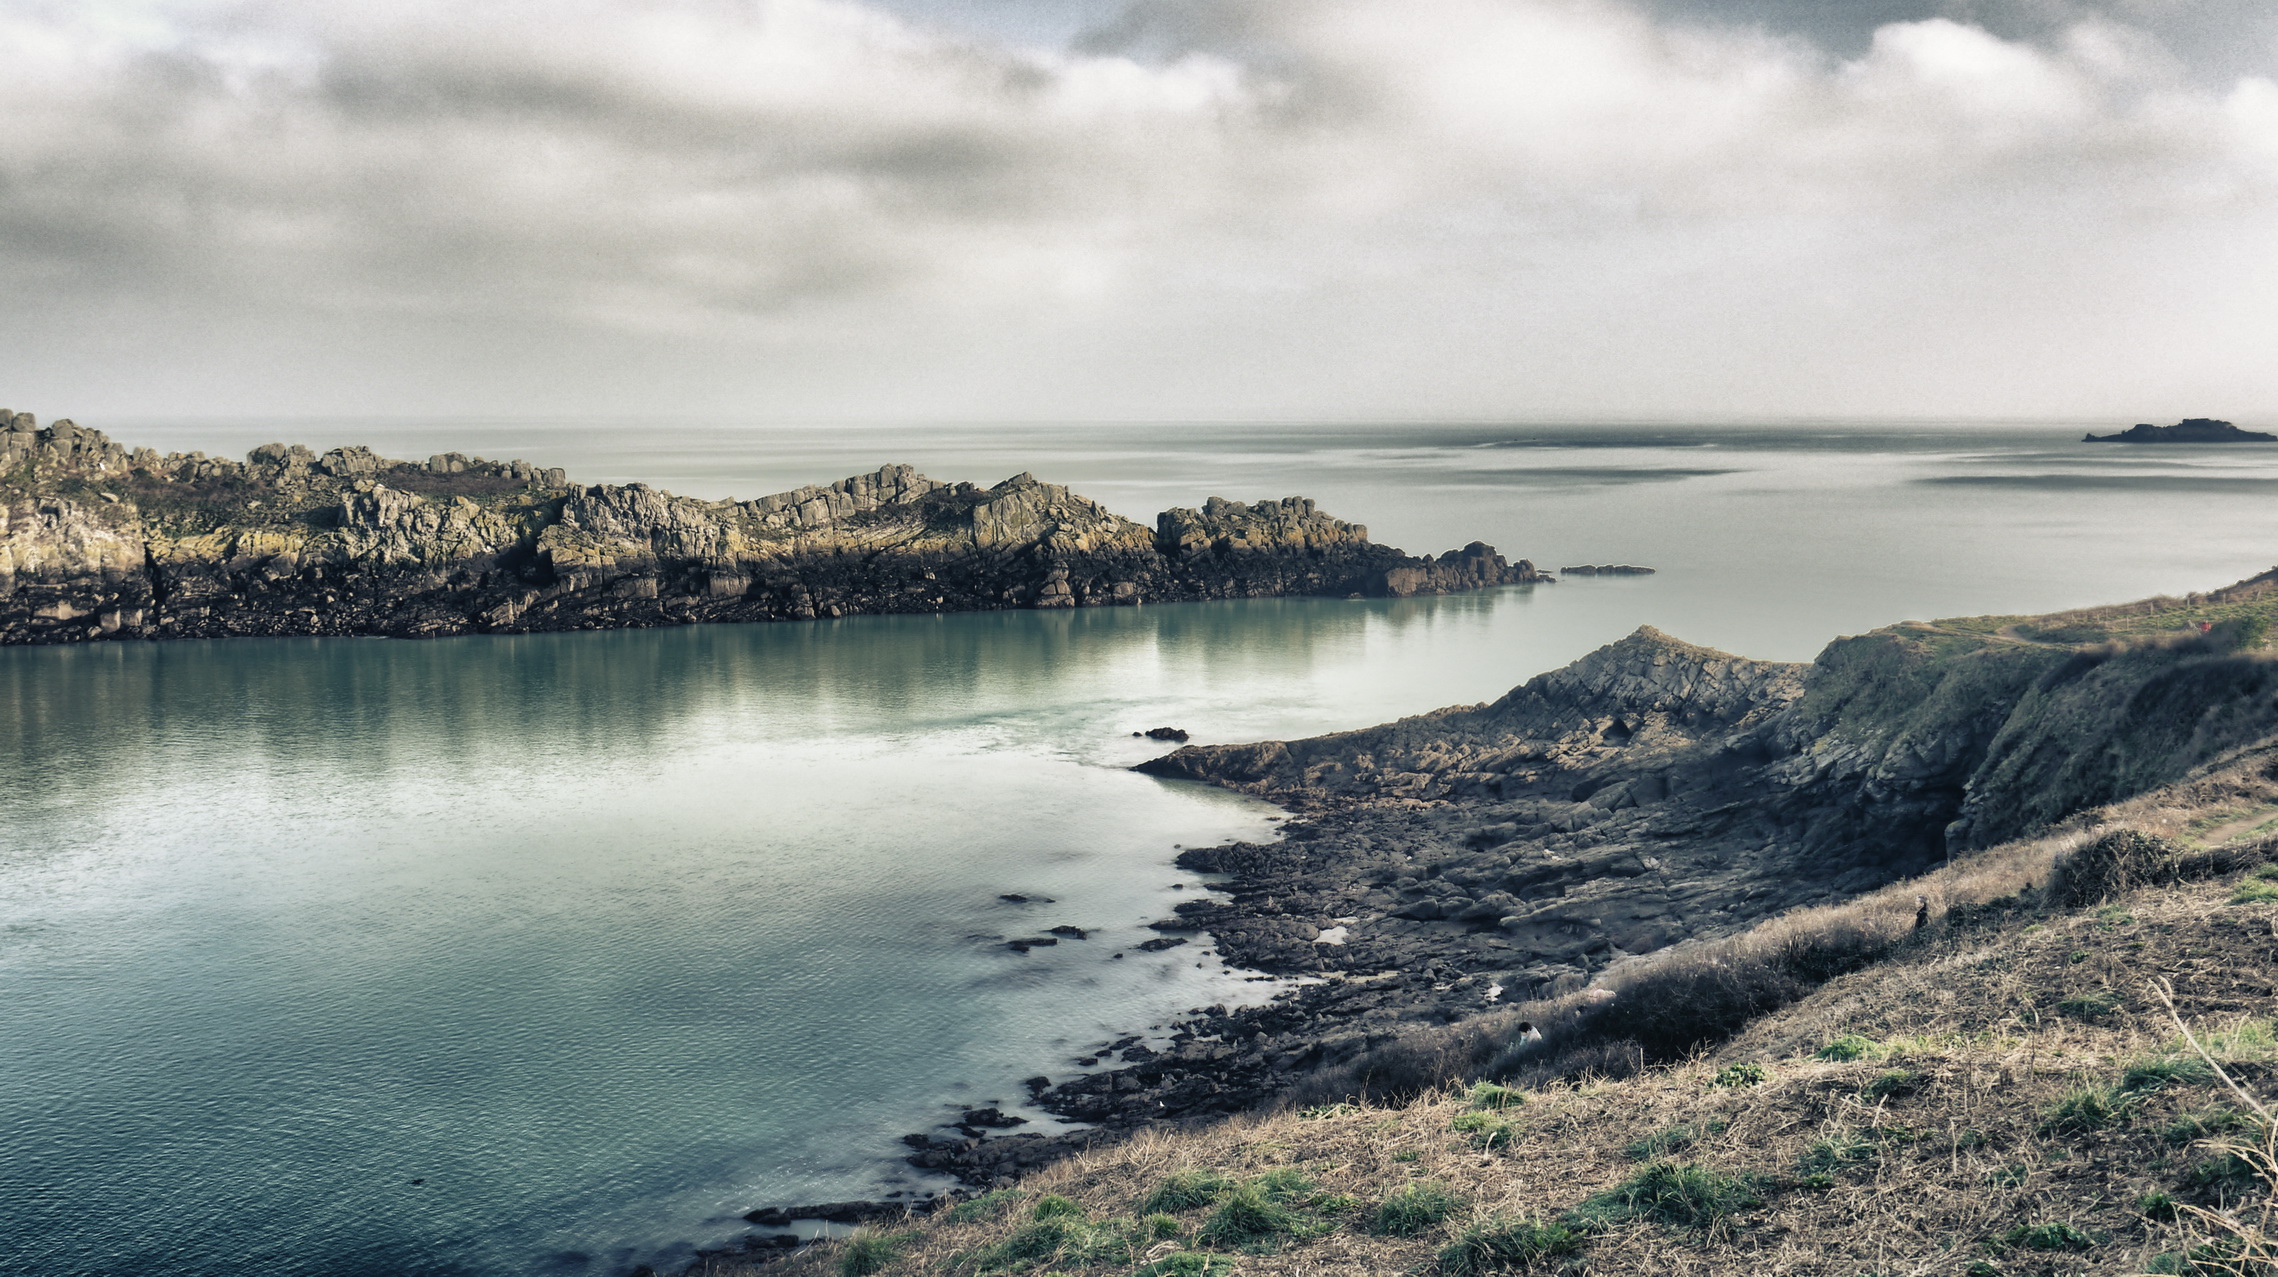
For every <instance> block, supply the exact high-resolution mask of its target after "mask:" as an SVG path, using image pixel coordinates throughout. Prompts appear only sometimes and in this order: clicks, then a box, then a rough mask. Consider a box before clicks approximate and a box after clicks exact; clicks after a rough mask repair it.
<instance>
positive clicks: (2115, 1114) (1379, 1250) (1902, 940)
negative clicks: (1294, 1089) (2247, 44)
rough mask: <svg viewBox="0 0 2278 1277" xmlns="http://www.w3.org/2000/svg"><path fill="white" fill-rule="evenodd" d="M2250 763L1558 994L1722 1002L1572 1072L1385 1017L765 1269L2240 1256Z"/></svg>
mask: <svg viewBox="0 0 2278 1277" xmlns="http://www.w3.org/2000/svg"><path fill="white" fill-rule="evenodd" d="M2274 774H2278V747H2273V746H2267V745H2266V746H2262V747H2257V748H2256V749H2252V750H2248V751H2244V752H2241V753H2238V754H2235V755H2233V756H2232V757H2230V758H2228V759H2226V760H2224V761H2223V762H2222V763H2221V764H2220V765H2218V766H2217V767H2215V768H2212V769H2210V770H2207V771H2205V772H2203V773H2202V774H2200V775H2198V776H2196V777H2194V778H2192V779H2190V780H2188V781H2186V782H2184V783H2182V784H2179V785H2176V786H2173V787H2170V788H2167V789H2164V790H2162V791H2159V792H2157V793H2153V794H2149V795H2145V796H2143V797H2140V798H2138V799H2136V800H2133V801H2131V802H2129V803H2126V804H2123V805H2120V806H2117V807H2112V808H2107V809H2104V810H2101V811H2098V812H2094V813H2090V814H2088V815H2086V816H2084V817H2081V818H2078V819H2076V820H2074V821H2072V822H2068V823H2067V825H2066V826H2065V827H2063V828H2061V829H2058V830H2054V831H2051V832H2049V833H2048V834H2045V835H2043V836H2040V837H2036V838H2034V839H2031V840H2027V841H2022V842H2017V843H2011V844H2006V845H2004V846H2001V847H1998V848H1994V849H1992V850H1989V851H1987V852H1984V853H1981V854H1980V855H1978V856H1975V857H1972V858H1970V859H1967V860H1963V861H1959V862H1957V863H1955V864H1953V865H1951V866H1949V867H1947V868H1945V869H1942V870H1940V871H1938V872H1935V873H1933V874H1930V875H1927V876H1925V877H1924V878H1921V879H1918V880H1916V881H1914V882H1909V883H1902V884H1898V885H1896V886H1894V887H1892V888H1890V889H1887V890H1885V891H1882V892H1878V893H1874V894H1871V895H1869V896H1866V897H1862V898H1860V899H1858V900H1855V901H1853V902H1850V903H1848V904H1845V905H1841V906H1837V907H1834V908H1829V909H1822V910H1816V911H1812V912H1810V913H1807V914H1802V915H1792V916H1789V917H1786V918H1782V919H1778V920H1775V921H1773V922H1770V923H1767V924H1765V925H1763V926H1761V927H1759V928H1757V929H1756V930H1754V931H1752V932H1749V933H1747V934H1745V935H1742V936H1739V937H1736V938H1733V939H1731V940H1727V941H1723V942H1719V943H1715V944H1708V945H1691V946H1679V947H1678V948H1677V949H1674V950H1670V951H1665V952H1663V953H1661V954H1656V955H1653V956H1651V957H1648V958H1644V959H1637V960H1635V961H1634V962H1633V964H1632V965H1631V967H1630V968H1629V969H1627V970H1626V971H1620V972H1616V973H1614V974H1613V977H1612V978H1610V979H1609V980H1607V981H1602V982H1601V985H1600V988H1601V989H1603V990H1609V991H1611V993H1612V998H1611V1000H1610V1001H1608V1000H1607V999H1606V997H1605V994H1604V993H1602V992H1601V993H1598V994H1595V995H1583V996H1581V997H1578V998H1576V999H1574V1003H1575V1006H1574V1008H1573V1010H1574V1013H1575V1014H1576V1015H1585V1016H1586V1015H1590V1014H1603V1015H1614V1014H1615V1013H1616V1011H1618V1010H1621V1009H1627V1010H1628V1011H1629V1013H1630V1014H1631V1015H1632V1016H1635V1015H1638V1014H1645V1015H1651V1014H1656V1013H1658V1012H1659V1011H1661V1010H1665V1009H1667V1008H1670V1007H1673V1006H1675V1005H1677V1004H1678V1003H1679V1002H1680V1001H1684V1002H1695V1001H1699V1000H1701V999H1703V998H1707V999H1709V1000H1712V1001H1713V1000H1716V999H1718V998H1722V999H1725V1000H1726V1001H1728V1002H1731V1003H1734V1004H1736V1005H1738V1004H1745V1003H1748V1002H1749V1001H1750V1000H1754V1002H1755V1003H1756V1004H1758V1005H1759V1008H1760V1009H1759V1013H1757V1014H1755V1015H1754V1016H1753V1017H1752V1018H1751V1019H1750V1020H1749V1021H1748V1022H1747V1023H1746V1024H1745V1026H1744V1027H1742V1028H1741V1030H1740V1031H1739V1033H1738V1034H1737V1035H1736V1036H1734V1037H1732V1038H1730V1039H1729V1040H1727V1041H1725V1042H1724V1043H1723V1044H1722V1045H1721V1046H1719V1047H1717V1048H1716V1049H1714V1050H1713V1051H1710V1052H1706V1053H1702V1054H1699V1055H1697V1056H1695V1057H1693V1058H1691V1059H1689V1060H1685V1061H1683V1062H1680V1063H1676V1064H1673V1065H1668V1066H1662V1067H1653V1068H1638V1067H1637V1066H1636V1065H1635V1063H1634V1061H1632V1062H1629V1063H1626V1064H1625V1063H1624V1062H1623V1061H1622V1060H1621V1059H1619V1058H1615V1057H1606V1058H1604V1059H1602V1060H1601V1061H1600V1062H1599V1064H1598V1066H1596V1067H1576V1064H1575V1061H1576V1059H1577V1058H1578V1057H1577V1056H1576V1055H1575V1054H1574V1053H1573V1051H1572V1050H1571V1049H1567V1050H1565V1051H1563V1053H1562V1054H1561V1058H1557V1059H1547V1058H1544V1054H1543V1053H1544V1052H1547V1051H1550V1050H1551V1048H1550V1047H1548V1046H1540V1045H1535V1044H1532V1043H1529V1042H1528V1041H1526V1039H1525V1036H1524V1035H1523V1034H1522V1033H1521V1031H1520V1029H1519V1026H1518V1025H1517V1023H1516V1022H1515V1019H1514V1018H1513V1017H1515V1016H1516V1014H1517V1013H1516V1012H1514V1013H1511V1014H1510V1015H1507V1016H1504V1017H1501V1018H1497V1017H1492V1016H1491V1017H1486V1018H1485V1020H1484V1021H1483V1022H1480V1023H1474V1024H1470V1025H1462V1026H1453V1027H1451V1028H1448V1029H1445V1030H1441V1031H1439V1033H1440V1038H1439V1040H1438V1042H1437V1044H1436V1050H1435V1049H1433V1048H1434V1044H1433V1043H1432V1042H1429V1041H1426V1040H1423V1039H1419V1040H1418V1041H1417V1042H1415V1043H1412V1044H1411V1048H1412V1049H1411V1051H1410V1053H1409V1064H1410V1067H1411V1069H1412V1070H1413V1075H1412V1076H1409V1077H1407V1078H1391V1077H1387V1076H1381V1075H1380V1076H1379V1077H1378V1078H1377V1079H1376V1084H1375V1085H1374V1086H1373V1087H1355V1088H1352V1089H1353V1090H1357V1091H1359V1092H1361V1093H1360V1094H1346V1095H1344V1096H1343V1097H1342V1098H1339V1097H1337V1095H1336V1088H1335V1087H1334V1086H1329V1085H1325V1086H1324V1087H1323V1088H1318V1089H1317V1091H1316V1093H1315V1094H1313V1095H1311V1096H1309V1097H1306V1098H1304V1099H1302V1100H1299V1101H1297V1102H1294V1103H1292V1104H1290V1105H1288V1106H1287V1107H1285V1108H1284V1109H1283V1110H1282V1111H1279V1112H1276V1113H1272V1114H1268V1115H1263V1116H1257V1117H1251V1118H1244V1119H1236V1120H1233V1121H1229V1122H1225V1123H1222V1124H1219V1125H1216V1126H1212V1127H1207V1128H1203V1129H1195V1130H1186V1131H1167V1130H1166V1131H1154V1132H1148V1133H1144V1134H1141V1135H1139V1136H1138V1137H1136V1138H1134V1139H1132V1140H1130V1141H1129V1142H1127V1143H1124V1144H1122V1145H1119V1146H1115V1147H1111V1148H1106V1149H1103V1150H1099V1151H1095V1152H1092V1153H1090V1154H1086V1155H1082V1156H1079V1157H1076V1158H1073V1159H1071V1160H1069V1161H1067V1162H1064V1163H1062V1164H1060V1165H1058V1166H1055V1167H1052V1168H1050V1169H1048V1170H1046V1171H1044V1172H1043V1173H1041V1174H1039V1175H1036V1176H1033V1177H1031V1178H1030V1179H1028V1180H1027V1181H1025V1182H1023V1183H1021V1184H1020V1185H1018V1186H1017V1187H1015V1188H1013V1189H1009V1190H1001V1191H999V1192H996V1193H992V1194H989V1195H987V1196H984V1197H981V1198H978V1199H974V1200H971V1201H968V1202H966V1203H964V1204H962V1205H960V1206H958V1207H956V1208H954V1209H952V1210H950V1211H948V1212H946V1213H944V1214H941V1215H938V1216H935V1217H933V1218H931V1219H928V1220H913V1221H911V1222H909V1223H907V1224H906V1225H903V1226H900V1227H889V1228H881V1229H872V1230H867V1231H865V1232H864V1233H862V1234H860V1235H858V1236H857V1237H856V1238H855V1239H853V1240H851V1241H846V1242H838V1243H832V1244H830V1245H826V1246H822V1247H815V1248H811V1249H809V1250H807V1251H805V1252H802V1253H801V1254H799V1255H798V1256H796V1257H794V1258H792V1259H789V1260H786V1261H782V1262H781V1263H779V1264H775V1265H769V1266H768V1267H767V1269H766V1271H768V1272H771V1273H776V1274H782V1275H783V1277H792V1275H794V1274H820V1273H830V1272H835V1273H840V1274H852V1275H859V1274H864V1273H873V1272H875V1273H883V1274H902V1273H908V1274H920V1273H924V1274H990V1273H1013V1274H1036V1275H1039V1277H1041V1275H1042V1274H1047V1273H1062V1274H1068V1275H1069V1277H1090V1275H1095V1274H1113V1275H1114V1277H1127V1275H1139V1277H1168V1275H1170V1274H1256V1275H1259V1277H1264V1275H1268V1274H1273V1275H1288V1277H1298V1275H1300V1274H1326V1273H1388V1274H1389V1273H1416V1274H1445V1275H1447V1277H1469V1275H1470V1274H1477V1273H1487V1272H1577V1271H1588V1272H1598V1273H1623V1274H1632V1273H1634V1274H1660V1273H1671V1274H1674V1273H1702V1274H1724V1273H1733V1274H1738V1273H1748V1274H1775V1273H1814V1274H1818V1273H1825V1274H1844V1275H1845V1277H1864V1275H1865V1274H1899V1273H1908V1274H1932V1273H1937V1274H1967V1275H1969V1277H2000V1275H2003V1274H2060V1273H2064V1274H2070V1273H2089V1272H2095V1273H2137V1272H2148V1273H2195V1274H2207V1275H2209V1277H2212V1275H2213V1274H2218V1273H2233V1274H2237V1273H2253V1274H2264V1273H2270V1272H2274V1271H2278V1258H2274V1252H2273V1251H2272V1250H2271V1249H2270V1246H2271V1241H2270V1238H2269V1234H2268V1233H2267V1231H2266V1230H2267V1229H2268V1228H2269V1227H2270V1226H2271V1224H2272V1219H2271V1217H2270V1215H2269V1209H2270V1202H2271V1192H2272V1189H2273V1187H2274V1185H2278V1163H2274V1162H2273V1161H2272V1157H2271V1155H2272V1152H2273V1143H2272V1141H2273V1138H2274V1127H2273V1125H2272V1123H2271V1120H2270V1118H2269V1116H2268V1114H2267V1113H2266V1111H2265V1110H2264V1109H2263V1108H2262V1107H2261V1106H2262V1104H2263V1103H2264V1100H2263V1096H2264V1095H2265V1093H2266V1090H2267V1084H2268V1083H2269V1081H2270V1080H2271V1079H2273V1078H2278V1030H2274V1027H2273V1017H2274V1016H2278V988H2274V987H2273V983H2272V980H2271V978H2270V975H2269V972H2270V966H2269V964H2270V961H2271V955H2272V951H2273V947H2274V945H2278V939H2274V937H2278V864H2274V863H2272V860H2271V858H2272V857H2273V856H2278V840H2273V839H2270V838H2268V837H2267V836H2266V834H2267V831H2268V829H2269V828H2270V826H2271V824H2272V822H2274V821H2278V782H2274V781H2273V779H2272V777H2273V775H2274ZM2170 996H2172V999H2173V1007H2174V1010H2173V1012H2172V1013H2171V1011H2170V1009H2169V1006H2168V1004H2167V1002H2166V999H2167V998H2168V997H2170ZM1530 1014H1536V1015H1539V1014H1540V1012H1531V1013H1530ZM1546 1027H1552V1028H1553V1030H1554V1037H1555V1036H1556V1026H1550V1025H1547V1024H1546ZM2194 1039H2195V1040H2194ZM1488 1048H1499V1051H1497V1050H1490V1049H1488ZM1486 1060H1492V1061H1493V1062H1492V1063H1491V1064H1482V1063H1481V1061H1486ZM1435 1070H1436V1075H1434V1071H1435ZM1354 1081H1355V1079H1354V1078H1353V1077H1349V1076H1348V1077H1347V1078H1345V1079H1344V1082H1345V1083H1347V1084H1350V1083H1352V1082H1354ZM1370 1095H1373V1096H1374V1097H1375V1098H1373V1099H1372V1098H1369V1096H1370ZM746 1270H747V1266H746V1265H745V1264H744V1263H743V1262H742V1261H738V1260H733V1259H715V1260H712V1261H709V1262H708V1263H706V1264H705V1265H703V1266H701V1267H700V1268H699V1270H698V1271H701V1272H706V1273H710V1274H715V1275H717V1277H728V1275H729V1274H738V1273H742V1272H744V1271H746Z"/></svg>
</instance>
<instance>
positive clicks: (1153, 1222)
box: [1139, 1213, 1186, 1241]
mask: <svg viewBox="0 0 2278 1277" xmlns="http://www.w3.org/2000/svg"><path fill="white" fill-rule="evenodd" d="M1139 1228H1140V1231H1141V1232H1143V1233H1145V1234H1146V1235H1147V1237H1148V1239H1149V1240H1152V1241H1162V1240H1164V1239H1166V1238H1171V1237H1176V1236H1178V1235H1179V1234H1180V1233H1182V1232H1185V1231H1186V1226H1185V1225H1184V1224H1181V1223H1179V1217H1178V1216H1176V1215H1164V1214H1160V1213H1158V1214H1154V1215H1149V1216H1148V1217H1146V1218H1145V1219H1142V1220H1140V1221H1139Z"/></svg>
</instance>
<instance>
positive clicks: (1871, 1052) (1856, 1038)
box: [1814, 1033, 1888, 1064]
mask: <svg viewBox="0 0 2278 1277" xmlns="http://www.w3.org/2000/svg"><path fill="white" fill-rule="evenodd" d="M1886 1054H1888V1052H1886V1051H1884V1050H1883V1044H1882V1043H1880V1042H1877V1041H1875V1040H1874V1039H1873V1038H1870V1037H1867V1036H1865V1035H1864V1034H1859V1033H1846V1034H1844V1035H1843V1036H1842V1037H1839V1038H1837V1039H1835V1040H1834V1041H1832V1042H1830V1043H1828V1044H1827V1045H1826V1046H1823V1047H1821V1048H1819V1050H1818V1051H1816V1052H1814V1058H1817V1059H1821V1060H1833V1061H1835V1062H1837V1063H1839V1064H1848V1063H1850V1062H1851V1061H1853V1060H1879V1059H1881V1058H1883V1056H1884V1055H1886Z"/></svg>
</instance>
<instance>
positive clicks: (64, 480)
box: [0, 413, 1547, 643]
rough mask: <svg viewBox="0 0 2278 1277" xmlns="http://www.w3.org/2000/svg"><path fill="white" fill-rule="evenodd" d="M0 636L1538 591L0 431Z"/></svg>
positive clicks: (469, 467) (1191, 546) (863, 489)
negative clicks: (163, 450) (160, 450)
mask: <svg viewBox="0 0 2278 1277" xmlns="http://www.w3.org/2000/svg"><path fill="white" fill-rule="evenodd" d="M0 421H4V422H5V427H6V428H5V431H4V432H0V642H9V643H55V642H75V641H82V640H87V639H100V638H108V637H146V638H170V637H212V636H222V635H246V634H386V635H441V634H460V633H474V632H518V631H530V630H563V629H600V628H613V627H619V626H637V625H666V624H682V623H689V622H696V621H762V620H783V619H795V618H812V617H818V616H848V615H857V614H864V613H880V612H949V611H971V610H986V609H998V608H1031V607H1032V608H1052V607H1079V606H1098V605H1105V604H1135V603H1142V602H1176V601H1186V600H1197V599H1218V598H1246V597H1262V596H1272V595H1288V594H1311V595H1330V596H1335V597H1346V596H1393V597H1399V596H1406V595H1411V594H1434V593H1446V592H1451V591H1457V590H1471V589H1480V588H1484V587H1488V586H1495V585H1504V584H1516V583H1523V582H1531V581H1538V580H1544V579H1547V578H1544V577H1542V576H1541V575H1539V574H1538V573H1536V572H1535V570H1534V567H1533V565H1532V564H1529V563H1527V562H1525V561H1523V560H1522V561H1520V562H1518V563H1510V562H1508V561H1506V560H1505V559H1503V557H1502V556H1500V555H1498V554H1496V553H1495V552H1494V550H1493V549H1491V548H1489V547H1487V546H1485V545H1481V544H1479V543H1477V542H1474V543H1473V544H1471V545H1470V546H1467V547H1465V548H1464V549H1462V550H1458V551H1450V552H1449V553H1447V554H1444V555H1441V556H1440V557H1439V558H1437V559H1432V558H1416V557H1411V556H1409V555H1407V554H1404V553H1402V552H1401V551H1399V550H1396V549H1393V548H1391V547H1389V546H1383V545H1378V544H1376V543H1374V542H1372V541H1370V540H1369V539H1368V530H1367V529H1366V528H1364V527H1361V526H1359V525H1356V524H1351V523H1346V522H1343V521H1341V520H1338V519H1333V518H1331V517H1329V516H1328V515H1325V514H1322V513H1320V512H1319V511H1317V510H1316V509H1314V507H1313V503H1312V502H1311V501H1307V500H1303V499H1300V498H1291V499H1288V500H1283V501H1278V502H1260V503H1258V504H1256V505H1243V504H1240V503H1238V502H1230V501H1224V500H1220V499H1217V498H1213V499H1212V500H1211V501H1210V502H1208V503H1207V504H1206V505H1205V506H1204V507H1203V508H1202V509H1201V510H1199V511H1197V510H1187V509H1181V510H1171V511H1168V512H1166V513H1165V514H1163V515H1162V516H1161V517H1160V518H1159V519H1158V521H1157V526H1156V527H1155V529H1153V530H1152V531H1150V530H1149V529H1148V528H1146V527H1144V526H1143V525H1140V524H1137V523H1133V522H1131V521H1130V520H1128V519H1125V518H1122V517H1120V516H1118V515H1115V514H1113V513H1111V512H1109V511H1108V510H1106V509H1105V508H1103V507H1101V506H1100V505H1098V504H1097V503H1096V502H1093V501H1090V500H1087V499H1086V498H1084V497H1081V496H1078V495H1076V494H1074V493H1072V492H1070V491H1068V490H1067V489H1066V488H1064V487H1061V486H1060V485H1058V484H1052V483H1045V482H1042V481H1040V480H1038V479H1036V478H1035V477H1034V476H1032V475H1027V474H1021V475H1015V476H1014V477H1012V478H1010V479H1007V480H1005V481H1004V482H1003V483H1000V484H997V485H996V486H995V487H991V488H978V487H975V486H973V485H971V484H963V483H959V484H947V483H939V482H936V481H934V480H932V479H928V478H926V477H925V476H923V475H920V474H918V473H917V472H916V471H914V470H912V469H911V468H909V467H908V466H887V467H885V468H883V469H881V470H879V471H877V472H876V473H874V474H867V475H857V476H854V477H852V478H848V479H842V480H840V481H839V482H837V483H833V484H829V485H825V486H815V487H807V488H800V489H798V490H796V491H793V492H785V493H778V494H776V495H774V496H768V497H762V498H760V499H758V500H755V501H698V500H693V499H690V498H686V497H677V496H674V495H672V494H671V493H667V492H660V491H657V490H655V489H653V488H650V487H647V486H646V485H643V484H637V483H636V484H626V485H621V486H620V485H608V484H604V485H594V486H586V485H580V484H572V483H570V482H569V481H568V478H567V476H565V475H564V474H563V473H562V472H561V471H560V470H552V469H542V468H539V467H535V466H532V465H530V464H528V463H526V462H521V461H504V462H499V461H485V460H483V459H481V458H473V457H467V456H463V455H461V454H458V453H447V454H443V455H440V456H435V457H431V458H429V459H428V460H427V461H425V462H404V461H390V460H387V459H385V458H382V457H379V456H376V455H374V454H373V453H372V452H371V451H370V450H369V449H365V448H337V449H334V450H332V451H330V452H327V453H325V454H323V455H322V456H318V455H317V454H315V453H313V452H311V451H309V450H308V449H307V448H303V447H299V446H286V445H283V444H265V445H263V446H262V447H260V448H256V449H254V451H253V452H252V453H251V454H250V455H249V456H248V457H247V458H246V460H245V461H243V462H235V461H228V460H223V459H219V458H211V457H207V456H205V455H203V454H202V453H189V454H181V453H169V454H166V455H163V456H161V455H159V454H158V453H155V452H153V451H151V450H149V449H146V448H138V449H134V450H132V451H129V450H128V449H126V448H124V447H121V446H120V445H118V444H115V443H112V442H111V441H110V440H108V439H106V438H105V437H104V436H103V435H102V434H100V433H99V432H96V431H92V430H85V429H82V428H80V427H77V426H75V425H73V424H72V423H71V422H68V421H59V422H56V423H54V424H53V425H51V426H48V427H46V428H41V427H39V426H38V424H37V423H36V421H35V420H34V419H33V418H32V417H31V416H30V415H29V414H23V413H19V414H13V415H10V414H6V413H0Z"/></svg>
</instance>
